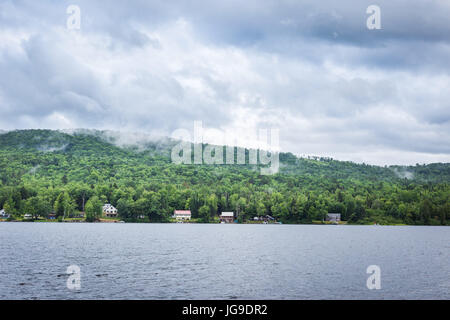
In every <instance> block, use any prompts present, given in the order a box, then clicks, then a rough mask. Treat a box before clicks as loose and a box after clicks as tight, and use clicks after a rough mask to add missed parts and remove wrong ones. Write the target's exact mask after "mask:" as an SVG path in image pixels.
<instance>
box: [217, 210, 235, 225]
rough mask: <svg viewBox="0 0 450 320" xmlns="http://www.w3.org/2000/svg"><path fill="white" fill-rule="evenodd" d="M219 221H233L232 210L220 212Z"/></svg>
mask: <svg viewBox="0 0 450 320" xmlns="http://www.w3.org/2000/svg"><path fill="white" fill-rule="evenodd" d="M219 219H220V222H225V223H233V221H234V212H222V213H221V214H220V217H219Z"/></svg>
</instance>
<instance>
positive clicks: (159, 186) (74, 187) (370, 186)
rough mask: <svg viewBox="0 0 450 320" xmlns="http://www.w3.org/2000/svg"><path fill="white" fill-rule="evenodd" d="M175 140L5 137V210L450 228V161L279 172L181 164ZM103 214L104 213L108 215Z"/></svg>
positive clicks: (298, 161) (294, 160)
mask: <svg viewBox="0 0 450 320" xmlns="http://www.w3.org/2000/svg"><path fill="white" fill-rule="evenodd" d="M175 143H176V141H172V140H170V139H160V140H155V141H147V142H145V143H140V144H137V143H135V144H129V145H123V144H121V145H119V144H118V143H117V135H110V134H108V133H107V132H103V131H92V130H91V131H83V130H79V131H74V132H70V133H69V132H63V131H51V130H17V131H11V132H4V133H1V134H0V209H1V208H4V209H5V211H6V212H8V213H9V214H11V215H12V216H13V217H14V216H19V215H22V214H24V213H29V214H32V215H33V216H35V217H37V216H43V217H45V216H47V215H48V214H49V213H51V212H54V213H55V214H56V215H57V216H62V215H64V216H66V215H67V216H70V215H73V214H76V213H77V212H80V211H85V212H86V215H87V219H88V220H90V221H93V220H95V219H96V218H97V217H98V215H99V214H100V213H101V209H99V208H101V205H102V204H103V203H106V202H109V203H111V204H112V205H114V206H115V207H116V208H117V209H118V211H119V214H120V218H121V219H122V220H125V221H150V222H166V221H169V219H170V216H171V215H172V213H173V210H174V209H190V210H191V211H192V215H193V217H194V218H196V219H197V220H198V221H201V222H210V221H212V220H213V219H214V218H215V217H216V216H217V215H218V214H220V212H222V211H234V212H235V213H236V214H237V216H238V221H240V222H244V221H247V220H251V219H252V218H253V217H254V216H266V215H270V216H273V217H275V218H276V219H277V220H278V221H280V222H283V223H312V222H313V221H322V220H323V219H324V217H325V216H326V214H327V213H330V212H333V213H341V215H342V220H344V221H347V222H348V223H361V224H369V223H370V224H373V223H375V222H376V223H379V224H416V225H428V224H432V225H449V224H450V186H449V181H450V164H441V163H438V164H429V165H419V164H417V165H415V166H408V167H404V166H390V167H380V166H372V165H366V164H356V163H352V162H344V161H336V160H333V159H330V158H316V157H310V158H298V157H296V156H294V155H293V154H290V153H282V154H280V171H279V173H277V174H274V175H260V171H259V170H258V167H257V166H256V165H249V164H245V165H238V164H236V165H177V164H173V163H171V159H170V151H171V148H172V146H173V145H174V144H175ZM99 210H100V211H99Z"/></svg>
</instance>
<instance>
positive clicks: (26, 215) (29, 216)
mask: <svg viewBox="0 0 450 320" xmlns="http://www.w3.org/2000/svg"><path fill="white" fill-rule="evenodd" d="M23 218H24V219H25V220H30V219H32V218H33V216H32V215H31V214H29V213H27V214H25V215H24V216H23Z"/></svg>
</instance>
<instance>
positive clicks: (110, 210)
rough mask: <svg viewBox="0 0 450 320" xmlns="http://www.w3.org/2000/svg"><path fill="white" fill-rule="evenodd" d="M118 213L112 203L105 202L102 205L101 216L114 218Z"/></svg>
mask: <svg viewBox="0 0 450 320" xmlns="http://www.w3.org/2000/svg"><path fill="white" fill-rule="evenodd" d="M118 215H119V213H118V212H117V209H116V208H114V206H113V205H111V204H109V203H106V204H105V205H104V206H103V216H105V217H109V218H115V217H117V216H118Z"/></svg>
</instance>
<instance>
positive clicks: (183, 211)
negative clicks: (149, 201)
mask: <svg viewBox="0 0 450 320" xmlns="http://www.w3.org/2000/svg"><path fill="white" fill-rule="evenodd" d="M174 213H175V214H181V215H183V214H185V215H191V210H175V212H174Z"/></svg>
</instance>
